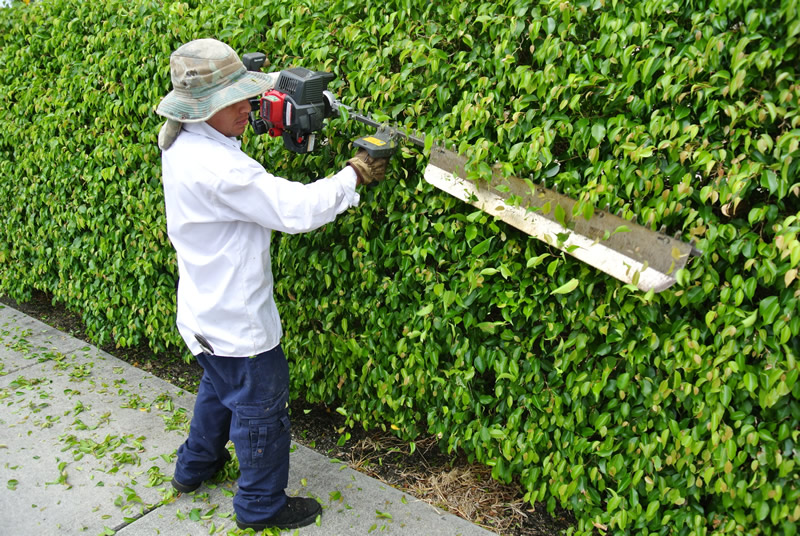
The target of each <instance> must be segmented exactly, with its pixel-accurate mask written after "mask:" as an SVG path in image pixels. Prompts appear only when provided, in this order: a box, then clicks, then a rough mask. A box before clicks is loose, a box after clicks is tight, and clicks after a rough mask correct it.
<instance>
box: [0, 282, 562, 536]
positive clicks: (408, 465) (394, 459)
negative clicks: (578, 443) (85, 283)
mask: <svg viewBox="0 0 800 536" xmlns="http://www.w3.org/2000/svg"><path fill="white" fill-rule="evenodd" d="M0 302H2V303H5V304H7V305H9V306H11V307H13V308H15V309H17V310H18V311H21V312H23V313H25V314H27V315H30V316H32V317H34V318H37V319H39V320H41V321H42V322H44V323H45V324H47V325H49V326H52V327H54V328H56V329H59V330H61V331H63V332H65V333H68V334H70V335H72V336H73V337H75V338H78V339H81V340H84V341H86V342H89V343H91V341H89V340H88V337H87V335H86V332H85V329H84V326H83V323H82V321H81V319H80V316H79V315H77V314H75V313H72V312H70V311H67V310H66V309H65V308H64V307H63V306H59V305H53V300H52V298H51V297H50V296H48V295H47V294H44V293H42V292H37V291H34V293H33V296H32V298H31V300H29V301H27V302H24V303H21V302H17V301H15V300H13V299H11V298H8V297H6V296H0ZM101 349H102V350H104V351H106V352H108V353H110V354H112V355H114V356H116V357H118V358H119V359H122V360H124V361H126V362H128V363H130V364H131V365H133V366H136V367H139V368H141V369H143V370H146V371H148V372H150V373H152V374H153V375H155V376H158V377H160V378H162V379H164V380H166V381H168V382H170V383H172V384H173V385H175V386H177V387H180V388H182V389H185V390H187V391H190V392H193V393H194V392H196V391H197V385H198V383H199V381H200V377H201V376H202V373H203V370H202V368H201V367H200V366H199V365H198V364H197V363H196V362H194V361H192V362H190V363H187V362H185V361H184V360H183V357H182V355H181V353H180V352H175V353H173V354H164V355H158V356H154V355H153V352H152V351H151V350H150V349H149V348H147V347H146V346H141V347H133V348H115V347H113V346H105V347H102V348H101ZM290 409H291V418H292V430H293V439H294V440H295V441H297V442H298V443H300V444H302V445H304V446H306V447H309V448H311V449H313V450H315V451H317V452H319V453H321V454H324V455H325V456H328V457H331V458H337V459H339V460H341V461H343V462H346V463H347V464H348V465H349V466H350V467H352V468H353V469H355V470H357V471H360V472H362V473H364V474H367V475H369V476H371V477H373V478H376V479H378V480H381V481H382V482H385V483H386V484H389V485H391V486H393V487H395V488H397V489H400V490H403V491H405V492H406V493H408V494H410V495H412V496H414V497H416V498H418V499H420V500H423V501H425V502H427V503H429V504H431V505H433V506H435V507H437V508H440V509H442V510H446V511H448V512H451V513H453V514H456V515H458V516H460V517H462V518H464V519H467V520H469V521H471V522H473V523H475V524H478V525H481V526H483V527H485V528H487V529H489V530H491V531H493V532H496V533H498V534H501V535H504V536H506V535H507V536H555V535H558V534H562V533H563V532H564V531H565V530H566V529H568V528H569V527H571V526H573V525H574V524H575V519H574V517H573V516H572V514H571V513H570V512H567V511H564V510H557V511H556V512H555V515H552V516H551V515H549V514H548V513H547V511H546V509H545V507H544V505H537V507H536V508H531V506H530V505H529V504H527V503H526V502H525V501H523V500H522V493H521V491H520V490H521V488H520V487H519V486H515V485H506V484H502V483H500V482H497V481H495V480H493V479H492V478H491V469H490V468H488V467H486V466H481V465H476V464H470V463H469V462H468V460H467V459H466V458H465V457H464V456H457V455H448V454H447V453H445V452H443V451H442V449H440V447H439V444H438V442H437V441H436V440H435V438H422V439H420V440H418V441H416V442H415V448H414V449H413V452H412V449H411V448H410V446H409V444H408V443H406V442H403V441H400V440H398V439H397V438H396V437H394V436H392V435H390V434H385V433H382V432H380V431H369V432H367V431H364V430H363V429H361V428H354V429H346V427H345V423H344V420H345V419H344V417H342V416H341V415H339V414H338V413H336V412H335V411H332V410H331V408H328V407H326V406H323V405H319V404H309V403H308V402H306V401H305V400H302V399H298V400H294V401H293V402H292V404H291V408H290ZM345 431H346V432H348V433H349V434H350V438H349V439H348V440H347V441H344V440H343V433H344V432H345Z"/></svg>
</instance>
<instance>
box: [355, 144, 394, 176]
mask: <svg viewBox="0 0 800 536" xmlns="http://www.w3.org/2000/svg"><path fill="white" fill-rule="evenodd" d="M347 163H348V164H349V165H350V166H352V167H353V169H354V170H356V175H357V176H358V184H370V183H373V182H381V181H382V180H383V179H385V178H386V165H387V164H388V163H389V159H388V158H372V157H371V156H370V155H369V154H368V153H367V151H366V150H365V149H359V150H358V152H357V153H356V155H355V156H354V157H353V158H351V159H350V160H348V161H347Z"/></svg>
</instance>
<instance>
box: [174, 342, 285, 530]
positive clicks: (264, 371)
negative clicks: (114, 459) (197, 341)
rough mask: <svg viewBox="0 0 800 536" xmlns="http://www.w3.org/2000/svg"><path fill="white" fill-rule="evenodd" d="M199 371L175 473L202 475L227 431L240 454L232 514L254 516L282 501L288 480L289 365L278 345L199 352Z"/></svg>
mask: <svg viewBox="0 0 800 536" xmlns="http://www.w3.org/2000/svg"><path fill="white" fill-rule="evenodd" d="M196 357H197V361H198V362H199V363H200V365H201V366H202V367H203V378H202V380H201V381H200V388H199V390H198V392H197V399H196V401H195V406H194V415H193V416H192V422H191V425H190V428H189V437H188V438H187V439H186V441H185V442H184V443H183V445H181V446H180V447H179V448H178V462H177V465H176V467H175V479H176V480H178V481H179V482H184V483H194V482H201V481H203V480H206V479H208V478H211V477H212V476H213V475H211V474H209V472H210V471H211V470H212V468H213V466H214V464H215V462H217V460H219V459H220V458H221V457H222V456H223V450H224V449H225V445H226V443H227V442H228V439H230V440H231V441H233V445H234V447H235V448H236V456H237V458H238V459H239V471H240V475H239V481H238V484H239V491H238V492H237V493H236V496H235V497H234V499H233V508H234V511H235V512H236V517H237V519H238V520H239V521H242V522H244V523H257V522H260V521H264V520H266V519H269V518H270V517H272V516H274V515H275V514H276V513H277V512H278V511H279V510H280V509H281V508H283V506H284V505H285V504H286V493H285V491H284V490H285V489H286V486H287V485H288V480H289V448H290V444H291V434H290V424H289V409H288V403H289V365H288V363H287V362H286V356H285V355H284V353H283V350H282V349H281V347H280V345H279V346H277V347H276V348H274V349H272V350H269V351H267V352H263V353H261V354H258V355H257V356H255V357H218V356H213V355H209V354H199V355H198V356H196Z"/></svg>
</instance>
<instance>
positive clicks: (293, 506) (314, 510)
mask: <svg viewBox="0 0 800 536" xmlns="http://www.w3.org/2000/svg"><path fill="white" fill-rule="evenodd" d="M321 513H322V506H320V504H319V503H318V502H317V501H315V500H314V499H309V498H306V497H289V498H288V500H287V501H286V504H285V505H284V507H283V508H281V509H280V510H279V511H278V513H277V514H275V515H274V516H272V517H271V518H269V519H265V520H264V521H259V522H258V523H243V522H241V521H239V520H238V519H237V520H236V525H237V526H238V527H239V528H240V529H253V530H255V531H256V532H258V531H260V530H264V529H268V528H276V529H283V530H286V529H299V528H300V527H305V526H306V525H310V524H311V523H313V522H314V521H316V520H317V516H318V515H320V514H321Z"/></svg>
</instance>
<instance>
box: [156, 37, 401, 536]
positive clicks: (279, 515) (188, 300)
mask: <svg viewBox="0 0 800 536" xmlns="http://www.w3.org/2000/svg"><path fill="white" fill-rule="evenodd" d="M170 74H171V77H172V85H173V90H172V91H171V92H170V93H169V94H168V95H167V96H166V97H165V98H164V99H163V100H162V101H161V103H160V104H159V106H158V109H157V113H158V114H160V115H162V116H164V117H166V118H167V122H166V123H165V125H164V126H163V127H162V129H161V131H160V133H159V147H161V149H162V173H163V182H164V198H165V203H166V214H167V230H168V234H169V237H170V240H171V242H172V244H173V246H174V247H175V250H176V253H177V257H178V269H179V274H180V280H179V284H178V317H177V325H178V330H179V331H180V334H181V336H182V337H183V339H184V341H185V342H186V344H187V346H188V347H189V350H190V351H191V352H192V354H193V355H195V356H196V358H197V360H198V362H199V363H200V365H202V367H203V370H204V373H203V378H202V380H201V382H200V387H199V390H198V393H197V400H196V402H195V408H194V415H193V417H192V422H191V426H190V430H189V437H188V438H187V439H186V441H185V442H184V443H183V444H182V445H181V446H180V447H179V448H178V460H177V464H176V467H175V474H174V478H173V480H172V485H173V487H174V488H175V489H177V490H178V491H180V492H184V493H188V492H191V491H194V490H195V489H197V488H198V487H199V486H200V484H201V483H202V482H203V481H204V480H207V479H209V478H211V477H212V476H214V474H216V473H217V471H219V470H220V469H221V468H222V467H223V466H224V465H225V463H226V462H227V461H228V460H229V459H230V455H229V453H228V451H227V450H226V448H225V445H226V443H227V442H228V440H229V439H230V440H231V441H233V444H234V447H235V449H236V454H237V457H238V459H239V468H240V477H239V481H238V485H239V490H238V493H237V494H236V496H235V497H234V500H233V506H234V510H235V512H236V523H237V525H238V526H239V527H240V528H243V529H245V528H253V529H255V530H257V531H259V530H262V529H264V528H267V527H277V528H281V529H291V528H297V527H302V526H305V525H308V524H310V523H313V522H314V521H315V520H316V518H317V516H318V515H319V514H320V513H321V511H322V509H321V506H320V505H319V503H318V502H317V501H315V500H314V499H309V498H300V497H287V496H286V494H285V491H284V490H285V488H286V486H287V484H288V473H289V447H290V433H289V416H288V401H289V368H288V364H287V362H286V357H285V356H284V354H283V351H282V350H281V346H280V339H281V335H282V330H281V324H280V319H279V317H278V309H277V307H276V305H275V301H274V299H273V293H272V290H273V279H272V269H271V264H270V237H271V232H272V231H273V230H275V231H282V232H286V233H299V232H304V231H311V230H313V229H316V228H318V227H320V226H322V225H324V224H326V223H328V222H331V221H333V220H334V219H335V218H336V216H337V215H338V214H340V213H341V212H343V211H345V210H347V209H348V208H349V207H353V206H356V205H357V204H358V202H359V196H358V193H356V186H357V185H359V184H366V183H369V182H372V181H380V180H383V178H384V175H385V171H386V163H387V162H386V159H372V158H370V157H369V156H367V154H366V153H365V152H363V151H359V153H357V154H356V157H354V158H352V159H351V160H350V161H349V162H348V165H347V166H345V168H344V169H342V170H341V171H339V172H338V173H336V174H335V175H333V176H332V177H329V178H325V179H321V180H318V181H316V182H313V183H311V184H301V183H297V182H290V181H288V180H286V179H282V178H280V177H275V176H273V175H271V174H269V173H268V172H267V171H266V170H265V169H264V168H263V167H262V166H261V165H260V164H259V163H258V162H256V161H255V160H253V159H251V158H250V157H248V156H247V155H245V154H244V153H243V152H242V151H241V150H240V142H239V141H238V140H237V139H236V138H237V137H238V136H240V135H241V134H242V133H243V132H244V130H245V128H246V127H247V124H248V113H249V112H250V105H249V103H248V100H247V99H249V98H251V97H253V96H255V95H259V94H261V93H263V92H264V91H267V90H269V89H271V88H272V86H273V85H274V82H275V79H276V78H277V74H265V73H260V72H251V71H247V70H246V69H245V67H244V65H243V64H242V62H241V61H240V60H239V57H238V56H237V55H236V53H235V52H234V51H233V49H231V48H230V47H229V46H227V45H226V44H224V43H221V42H220V41H216V40H214V39H199V40H196V41H192V42H190V43H187V44H185V45H183V46H181V47H180V48H178V50H176V51H175V52H174V53H173V54H172V56H171V57H170Z"/></svg>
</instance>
